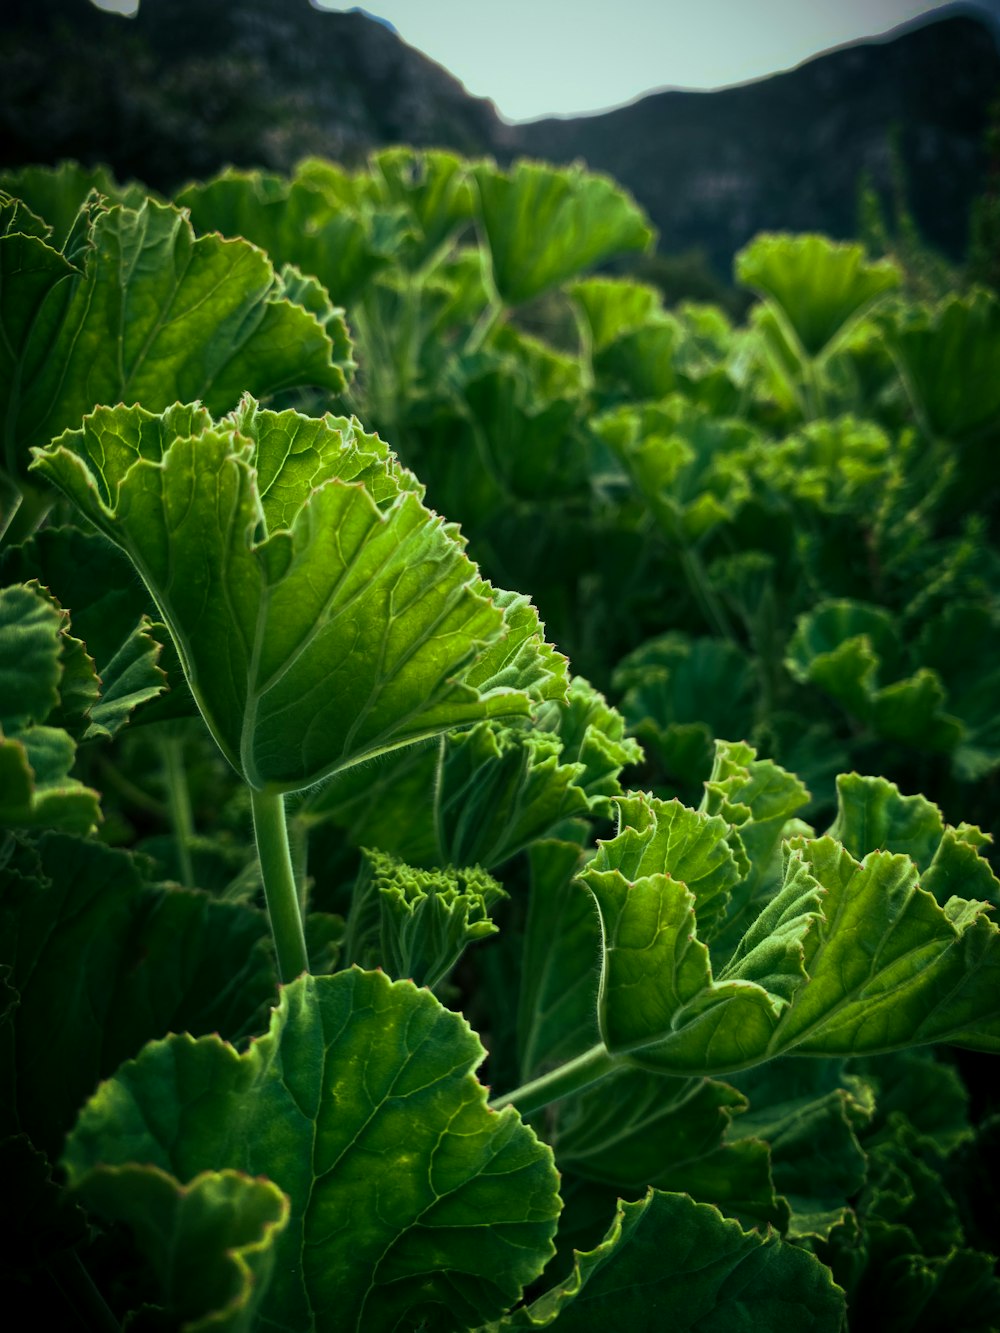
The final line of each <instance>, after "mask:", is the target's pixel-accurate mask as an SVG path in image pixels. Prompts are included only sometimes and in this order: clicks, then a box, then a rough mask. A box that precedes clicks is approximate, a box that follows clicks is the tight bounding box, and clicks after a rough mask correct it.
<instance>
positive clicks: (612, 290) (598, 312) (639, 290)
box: [569, 278, 662, 355]
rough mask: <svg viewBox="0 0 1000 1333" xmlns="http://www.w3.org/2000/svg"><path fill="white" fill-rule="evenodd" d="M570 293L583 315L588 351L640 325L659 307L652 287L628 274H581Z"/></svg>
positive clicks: (600, 349)
mask: <svg viewBox="0 0 1000 1333" xmlns="http://www.w3.org/2000/svg"><path fill="white" fill-rule="evenodd" d="M569 295H570V298H571V299H572V301H573V304H574V305H575V306H576V307H577V308H578V310H579V313H580V315H581V316H582V320H581V327H582V329H583V330H584V332H585V337H586V342H587V345H588V347H589V349H590V352H591V355H593V354H594V353H596V352H601V351H603V350H604V349H605V348H606V347H608V346H610V344H611V343H613V342H615V341H616V340H617V339H618V337H619V336H620V335H621V334H622V333H625V332H627V331H630V330H632V329H637V328H639V327H641V326H642V325H643V324H645V323H646V322H647V321H648V320H649V317H650V316H651V315H652V314H654V312H658V311H659V310H660V309H661V308H662V298H661V296H660V293H659V292H658V291H657V289H656V288H655V287H649V286H647V285H646V284H645V283H641V282H633V281H632V279H631V278H584V280H583V281H582V282H575V283H573V285H572V286H571V287H570V289H569Z"/></svg>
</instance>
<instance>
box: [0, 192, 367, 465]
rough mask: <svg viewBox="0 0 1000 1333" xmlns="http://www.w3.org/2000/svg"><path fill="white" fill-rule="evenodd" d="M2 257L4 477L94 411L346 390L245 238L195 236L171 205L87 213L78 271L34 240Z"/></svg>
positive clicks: (330, 355)
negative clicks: (30, 450)
mask: <svg viewBox="0 0 1000 1333" xmlns="http://www.w3.org/2000/svg"><path fill="white" fill-rule="evenodd" d="M0 248H2V254H0V273H2V274H3V280H2V287H0V293H2V318H3V322H4V325H5V327H6V328H7V329H8V330H9V332H8V338H7V345H8V347H9V350H8V351H7V352H6V353H5V354H4V357H3V359H2V360H0V402H2V404H3V410H4V412H5V414H6V416H7V420H8V426H7V429H6V448H7V458H8V467H9V468H11V469H13V467H14V465H15V463H17V462H18V460H19V459H23V456H24V453H25V452H26V450H27V447H28V446H29V445H41V444H45V443H47V442H48V441H49V440H50V439H51V438H52V437H53V436H54V435H57V434H59V432H60V431H63V430H65V429H66V428H67V427H73V426H76V425H77V424H78V423H79V421H80V418H81V417H82V416H83V415H84V414H85V413H87V412H89V411H91V410H92V409H93V408H94V406H95V405H96V404H100V403H106V404H107V403H121V402H132V403H134V402H141V403H143V404H144V405H145V406H146V407H147V408H148V409H149V410H150V411H154V412H156V411H162V410H163V409H164V408H166V407H167V406H168V404H170V403H172V402H174V401H176V400H178V399H180V400H191V399H194V398H201V399H204V401H205V402H206V403H207V404H208V405H209V407H210V408H211V410H212V411H214V412H224V411H226V410H228V409H229V408H231V407H233V406H234V405H235V403H236V402H237V401H238V400H239V398H240V395H241V394H242V393H243V392H244V391H250V392H254V393H256V394H258V395H264V394H268V393H273V392H275V391H276V390H278V389H287V388H293V387H295V386H297V385H303V384H312V385H316V386H318V387H321V388H324V389H327V390H328V391H330V392H331V393H339V392H341V391H342V390H343V388H344V387H345V385H346V378H345V369H349V368H350V367H349V363H348V362H347V361H343V362H342V363H341V364H338V362H337V361H335V359H334V355H335V352H334V346H333V344H332V343H331V341H330V337H329V334H328V332H327V331H326V329H325V328H324V326H323V324H322V323H321V322H320V321H319V320H317V318H316V317H315V315H314V314H312V313H310V312H309V311H307V310H305V309H304V308H303V307H302V306H300V305H296V304H293V303H292V302H291V301H289V300H288V299H287V298H286V288H285V285H284V284H283V282H282V280H281V279H279V278H276V277H275V274H274V271H273V270H272V268H271V265H270V264H269V263H268V260H267V257H266V256H265V255H263V254H262V253H261V252H260V250H258V249H257V248H256V247H254V246H252V245H249V244H248V243H247V242H246V241H243V240H233V241H225V240H223V239H222V238H221V237H220V236H217V235H215V236H205V237H202V238H201V239H199V240H196V239H195V237H194V234H193V232H192V230H191V227H190V224H189V223H188V221H187V218H186V216H185V215H184V214H182V213H180V212H178V211H177V210H176V209H174V208H170V207H166V206H164V205H160V204H156V203H154V202H153V201H152V200H148V201H146V202H145V203H144V204H143V206H142V207H141V208H139V209H137V210H133V209H128V208H124V207H121V206H115V207H113V208H111V209H110V210H108V211H106V212H100V213H98V214H97V216H96V217H95V219H94V221H93V223H92V227H91V231H90V236H89V242H88V244H87V245H86V246H85V247H84V249H83V251H82V253H81V254H80V256H79V261H80V264H81V265H82V267H81V268H77V267H76V266H75V265H73V264H70V263H69V262H68V260H67V259H65V258H64V257H63V256H61V255H58V254H56V252H55V251H53V250H51V248H50V247H48V246H46V244H45V242H44V241H42V240H40V239H39V238H37V237H24V236H10V237H0ZM338 345H339V346H341V347H346V341H344V340H343V338H341V339H340V340H339V343H338ZM15 384H16V386H17V389H16V394H15Z"/></svg>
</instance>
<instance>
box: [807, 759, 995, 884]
mask: <svg viewBox="0 0 1000 1333" xmlns="http://www.w3.org/2000/svg"><path fill="white" fill-rule="evenodd" d="M829 831H830V835H831V837H834V838H836V839H837V840H838V841H839V842H842V843H843V844H844V846H845V847H846V848H847V850H848V851H849V852H850V853H851V855H852V856H855V857H858V858H860V857H863V856H865V855H866V854H867V853H868V852H873V851H878V850H884V851H889V852H903V853H905V855H907V856H909V857H911V858H912V859H913V861H914V862H915V863H916V866H917V869H918V870H919V871H920V872H921V873H920V884H921V887H922V888H924V889H926V890H927V892H928V893H932V894H933V895H934V897H935V898H936V899H937V900H938V902H939V903H940V904H941V905H942V906H944V905H945V904H946V903H947V902H948V900H949V899H950V898H951V897H953V896H954V895H955V894H960V895H961V896H962V897H963V898H967V897H971V896H973V895H974V896H975V897H977V898H982V899H985V900H987V901H989V902H994V903H996V902H998V901H1000V883H998V881H997V879H996V876H995V875H994V874H993V871H992V870H991V869H990V863H989V861H987V860H986V858H985V857H983V856H980V855H979V848H980V847H984V846H988V845H989V843H990V842H991V841H992V840H991V838H990V837H989V835H988V834H984V833H983V832H982V831H981V830H980V829H978V828H976V827H975V826H974V825H967V824H962V825H959V827H958V828H952V827H951V826H950V825H946V824H945V822H944V819H943V817H942V814H941V811H940V810H939V809H938V807H937V806H936V805H934V804H932V802H930V801H928V800H927V798H926V797H924V796H904V795H903V794H902V793H901V792H900V790H899V788H898V787H897V786H896V784H895V783H894V782H889V781H888V779H886V778H877V777H861V776H860V775H859V774H857V773H845V774H842V775H841V776H840V777H839V778H838V779H837V818H836V819H835V820H834V822H833V824H832V825H831V826H830V830H829Z"/></svg>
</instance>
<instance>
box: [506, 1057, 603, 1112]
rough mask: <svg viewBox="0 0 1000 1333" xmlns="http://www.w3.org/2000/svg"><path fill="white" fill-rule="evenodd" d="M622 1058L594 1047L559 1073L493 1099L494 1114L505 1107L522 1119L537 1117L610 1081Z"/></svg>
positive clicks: (535, 1080) (543, 1077)
mask: <svg viewBox="0 0 1000 1333" xmlns="http://www.w3.org/2000/svg"><path fill="white" fill-rule="evenodd" d="M622 1063H623V1062H622V1060H621V1057H619V1056H616V1055H612V1054H611V1052H610V1051H609V1050H608V1048H607V1047H606V1046H605V1045H604V1043H603V1042H599V1043H598V1044H597V1045H596V1046H592V1047H591V1048H590V1050H589V1051H585V1052H584V1053H583V1055H578V1056H577V1057H576V1059H575V1060H567V1062H566V1063H565V1064H564V1065H560V1066H559V1068H558V1069H553V1070H552V1071H551V1072H550V1073H548V1074H543V1075H542V1076H541V1078H536V1079H532V1081H531V1082H530V1083H522V1085H521V1086H520V1087H519V1088H515V1089H514V1091H513V1092H505V1093H504V1095H503V1096H502V1097H494V1098H493V1100H492V1101H491V1102H490V1104H489V1105H490V1110H491V1111H499V1110H502V1108H503V1107H505V1106H511V1105H513V1106H516V1107H517V1109H518V1111H520V1113H521V1115H522V1116H529V1115H534V1113H535V1112H536V1111H540V1110H541V1109H542V1107H543V1106H548V1105H549V1103H550V1102H557V1101H559V1099H560V1098H561V1097H568V1096H569V1095H570V1093H573V1092H581V1091H582V1090H583V1089H584V1088H589V1087H590V1085H591V1084H592V1083H597V1082H598V1081H599V1080H600V1079H602V1078H607V1076H608V1075H609V1074H613V1073H614V1071H615V1070H616V1069H620V1068H621V1066H622Z"/></svg>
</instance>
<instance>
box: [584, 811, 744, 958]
mask: <svg viewBox="0 0 1000 1333" xmlns="http://www.w3.org/2000/svg"><path fill="white" fill-rule="evenodd" d="M617 805H618V809H619V828H620V832H619V835H618V837H616V838H614V839H612V840H611V841H609V842H601V843H599V844H598V851H597V855H596V856H595V857H594V859H593V861H591V863H590V866H589V867H588V873H589V872H591V871H592V872H594V873H595V874H596V873H605V872H614V873H615V874H617V875H619V876H620V877H621V878H622V879H623V880H624V881H630V882H631V881H634V880H638V879H641V878H643V877H644V876H649V875H665V876H667V877H668V878H669V879H671V880H674V881H677V883H678V884H683V885H684V886H685V887H686V888H687V889H688V890H689V891H690V893H691V894H692V895H693V898H694V901H695V911H696V913H697V918H698V922H699V927H700V929H701V930H702V931H703V932H706V934H708V935H710V934H711V930H712V928H713V927H714V925H715V924H717V922H718V920H719V918H720V917H721V916H723V915H724V913H725V911H726V906H727V904H728V901H729V896H730V893H731V891H732V889H733V888H734V887H735V886H736V885H737V884H738V883H739V882H740V880H741V879H742V878H743V877H744V876H745V875H746V874H747V872H748V869H749V865H748V862H747V860H746V856H745V853H744V851H743V847H742V843H741V842H740V840H739V839H738V838H737V839H735V840H732V839H730V837H729V833H730V829H729V824H728V823H727V822H726V820H725V819H723V818H720V817H719V816H718V815H710V814H708V813H706V812H704V811H695V810H691V809H689V808H688V807H687V806H685V805H681V803H680V801H677V800H673V801H661V800H658V799H657V798H656V797H652V796H645V795H642V794H635V793H630V794H629V795H627V796H623V797H620V798H619V799H618V802H617Z"/></svg>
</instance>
